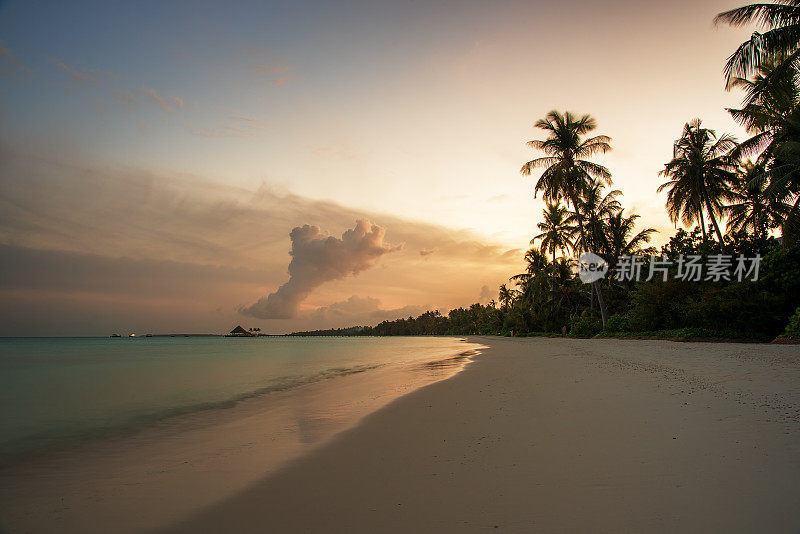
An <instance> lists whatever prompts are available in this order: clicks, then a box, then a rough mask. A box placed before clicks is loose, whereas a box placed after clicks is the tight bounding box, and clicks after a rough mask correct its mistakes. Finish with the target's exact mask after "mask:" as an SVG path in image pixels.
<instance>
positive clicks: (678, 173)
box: [658, 119, 736, 246]
mask: <svg viewBox="0 0 800 534" xmlns="http://www.w3.org/2000/svg"><path fill="white" fill-rule="evenodd" d="M735 146H736V140H735V139H734V138H733V137H731V136H730V135H728V134H722V135H720V136H719V137H717V134H716V133H715V132H714V130H710V129H708V128H703V127H702V123H701V122H700V119H694V120H692V121H690V122H687V123H686V125H685V126H684V127H683V135H682V136H681V138H680V139H678V140H677V141H675V145H674V147H673V158H672V160H671V161H669V162H668V163H667V164H665V165H664V170H662V171H661V172H659V175H661V176H666V177H667V178H670V180H669V181H668V182H666V183H664V184H662V185H661V186H659V188H658V192H659V193H660V192H661V191H663V190H664V189H669V191H668V192H667V203H666V207H667V213H668V214H669V218H670V220H671V221H672V222H677V221H678V220H680V221H682V222H683V223H684V224H693V223H694V222H696V221H697V222H699V223H700V225H701V227H702V226H703V225H704V224H705V221H704V219H703V212H704V211H705V212H707V213H708V216H709V218H710V219H711V223H712V225H713V227H714V231H715V232H716V234H717V238H718V239H719V243H720V246H722V243H723V241H722V232H721V231H720V228H719V224H718V222H717V216H718V215H721V214H722V211H723V210H722V201H723V200H725V199H726V198H727V196H728V192H729V184H730V182H731V181H732V180H733V179H734V169H735V168H736V166H735V163H734V160H733V159H732V158H731V157H730V156H729V152H730V151H731V150H732V149H733V148H734V147H735ZM704 236H705V229H704Z"/></svg>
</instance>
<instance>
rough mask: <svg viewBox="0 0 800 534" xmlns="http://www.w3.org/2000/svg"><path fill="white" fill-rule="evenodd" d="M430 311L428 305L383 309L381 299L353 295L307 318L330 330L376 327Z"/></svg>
mask: <svg viewBox="0 0 800 534" xmlns="http://www.w3.org/2000/svg"><path fill="white" fill-rule="evenodd" d="M429 309H431V307H430V306H428V305H423V306H420V305H408V306H402V307H400V308H393V309H382V308H381V301H380V300H379V299H376V298H373V297H359V296H357V295H352V296H351V297H349V298H348V299H347V300H342V301H338V302H334V303H332V304H328V305H327V306H320V307H318V308H316V309H315V310H313V311H312V312H309V313H307V314H306V317H307V318H308V319H310V320H314V321H315V322H316V321H318V322H322V323H324V324H328V325H330V328H341V327H343V326H356V325H361V326H374V325H376V324H378V323H380V322H381V321H391V320H394V319H399V318H401V317H409V316H417V315H419V314H421V313H424V312H426V311H427V310H429Z"/></svg>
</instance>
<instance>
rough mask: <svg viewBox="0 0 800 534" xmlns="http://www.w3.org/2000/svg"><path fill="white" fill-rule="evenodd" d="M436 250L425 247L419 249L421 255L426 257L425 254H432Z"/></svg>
mask: <svg viewBox="0 0 800 534" xmlns="http://www.w3.org/2000/svg"><path fill="white" fill-rule="evenodd" d="M434 252H436V249H435V248H432V249H427V248H423V249H422V250H420V251H419V255H420V256H422V257H423V258H424V257H425V256H430V255H431V254H433V253H434Z"/></svg>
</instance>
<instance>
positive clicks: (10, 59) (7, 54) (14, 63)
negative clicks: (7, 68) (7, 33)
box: [0, 41, 32, 73]
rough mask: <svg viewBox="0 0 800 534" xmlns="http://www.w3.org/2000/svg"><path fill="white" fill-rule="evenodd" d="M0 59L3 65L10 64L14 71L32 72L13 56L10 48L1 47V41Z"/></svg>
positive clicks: (1, 42) (1, 44)
mask: <svg viewBox="0 0 800 534" xmlns="http://www.w3.org/2000/svg"><path fill="white" fill-rule="evenodd" d="M0 58H2V59H3V60H4V62H5V63H8V64H10V65H11V67H12V68H13V70H14V71H19V72H27V73H30V72H32V71H31V69H29V68H28V67H27V66H26V65H25V64H24V63H23V62H22V61H20V60H19V59H17V58H16V56H14V54H13V53H12V52H11V49H10V48H8V47H6V46H4V45H3V41H0ZM0 72H1V71H0Z"/></svg>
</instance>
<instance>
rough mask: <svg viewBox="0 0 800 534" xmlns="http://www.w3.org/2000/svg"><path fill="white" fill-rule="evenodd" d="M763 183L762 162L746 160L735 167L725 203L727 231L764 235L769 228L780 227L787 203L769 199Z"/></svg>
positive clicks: (764, 175)
mask: <svg viewBox="0 0 800 534" xmlns="http://www.w3.org/2000/svg"><path fill="white" fill-rule="evenodd" d="M767 186H768V182H767V173H766V172H765V170H764V168H763V166H762V165H757V164H755V163H753V162H751V161H746V162H744V163H742V164H741V165H740V166H739V170H738V171H737V173H736V181H735V182H734V183H733V188H732V190H731V192H730V200H731V203H730V204H728V205H727V206H725V211H726V213H727V215H728V229H729V230H730V231H732V232H752V233H754V234H756V235H758V236H766V234H767V231H769V229H771V228H776V227H778V226H780V223H781V219H782V216H783V214H784V213H785V212H786V210H787V208H788V206H787V205H786V204H784V203H782V202H777V203H776V202H774V201H771V200H770V198H769V197H768V196H767V194H766V191H767Z"/></svg>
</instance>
